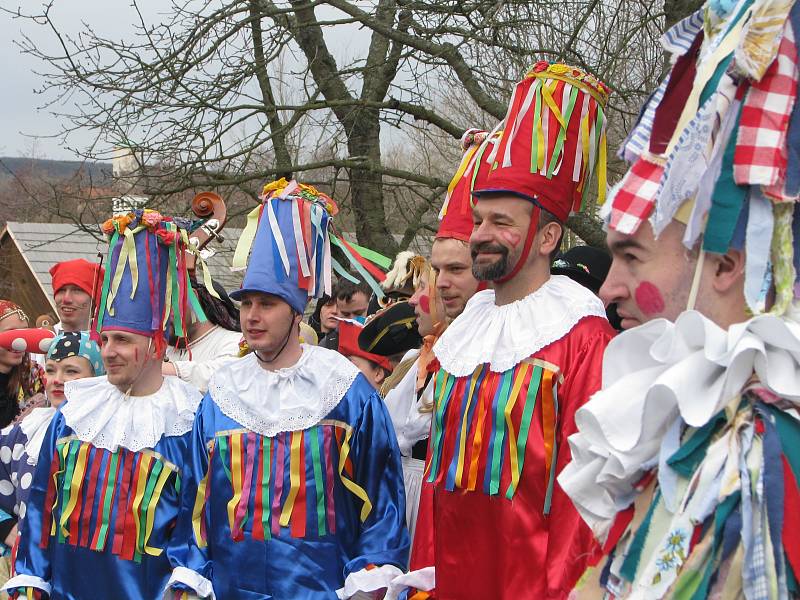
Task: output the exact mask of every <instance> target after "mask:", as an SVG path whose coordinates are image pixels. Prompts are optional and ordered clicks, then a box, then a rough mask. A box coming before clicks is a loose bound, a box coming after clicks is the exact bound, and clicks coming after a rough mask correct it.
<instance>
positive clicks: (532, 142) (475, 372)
mask: <svg viewBox="0 0 800 600" xmlns="http://www.w3.org/2000/svg"><path fill="white" fill-rule="evenodd" d="M607 97H608V88H606V86H605V85H604V84H602V83H601V82H600V81H598V80H597V79H596V78H594V77H593V76H592V75H590V74H588V73H585V72H583V71H581V70H579V69H576V68H573V67H569V66H567V65H561V64H555V65H550V64H547V63H543V62H542V63H538V64H536V65H535V66H534V67H533V68H532V69H531V70H530V71H529V72H528V73H527V75H526V76H525V78H524V79H523V80H522V81H521V82H520V83H518V84H517V86H516V89H515V91H514V95H513V97H512V100H511V104H510V107H509V112H508V115H507V118H506V121H505V124H504V130H503V133H502V136H501V138H500V141H499V143H498V144H497V145H496V146H494V147H493V148H490V147H489V146H488V145H481V147H479V148H478V150H477V151H476V152H475V154H474V159H475V161H481V162H483V161H486V162H487V163H488V164H489V165H490V166H493V167H494V168H493V169H492V170H491V171H490V172H489V173H488V176H487V177H486V179H485V181H484V182H482V183H480V184H477V185H476V186H475V188H474V190H472V194H473V195H474V196H475V199H476V201H475V202H474V203H473V204H474V205H473V206H472V215H473V230H472V234H471V237H470V240H469V242H470V250H471V255H472V273H473V275H474V276H475V278H476V279H478V280H479V281H484V282H489V283H491V285H492V288H493V289H490V290H484V291H481V292H478V293H476V294H475V295H474V296H473V297H472V299H471V300H470V301H469V302H468V303H467V305H466V308H465V309H464V311H463V312H462V313H461V314H460V315H459V316H458V317H457V318H456V319H455V320H454V321H453V322H452V323H450V325H449V326H448V328H447V329H446V330H445V331H444V333H443V334H442V335H441V337H440V338H439V339H438V341H437V342H436V344H435V345H434V346H433V353H434V355H435V357H436V359H437V361H438V369H437V371H436V373H435V374H434V389H433V394H432V398H433V423H432V429H431V441H430V451H429V456H430V459H429V462H430V465H429V467H428V469H427V473H428V475H427V478H426V483H425V486H426V487H427V486H428V485H430V486H431V487H432V489H433V496H434V497H433V503H432V512H433V515H432V534H433V535H432V538H433V539H432V540H431V542H430V546H431V548H432V552H429V555H430V556H429V563H428V565H427V566H423V565H422V564H421V561H418V560H417V559H416V552H417V548H418V546H419V544H418V540H419V539H420V538H421V529H419V528H420V524H419V523H418V530H417V541H415V545H414V560H413V561H412V568H413V569H414V570H413V571H412V572H411V573H409V574H407V575H405V576H403V577H401V578H398V580H396V581H395V585H394V586H393V590H391V593H390V595H389V596H390V597H391V596H392V595H393V594H394V593H396V592H395V590H396V589H397V587H398V585H399V584H400V583H405V584H411V585H413V586H414V587H415V588H416V589H418V590H419V589H423V590H426V591H427V593H428V594H433V595H434V596H435V597H437V598H448V599H449V598H472V597H475V598H479V597H480V598H483V597H486V598H500V599H511V598H514V599H530V600H533V599H537V600H538V599H541V598H566V597H567V595H568V594H569V592H570V590H571V589H572V587H573V586H574V584H575V582H576V581H577V580H578V577H579V576H580V575H581V573H582V572H583V570H584V568H585V566H586V565H587V561H588V559H589V558H590V556H591V554H592V552H593V551H594V550H595V544H594V542H593V540H592V536H591V531H590V530H589V528H588V527H587V526H586V525H585V524H584V523H583V522H582V521H581V519H580V516H579V515H578V513H577V512H576V510H575V509H574V507H573V506H572V503H571V502H570V500H569V498H567V496H566V495H565V494H564V492H563V490H561V488H560V487H559V486H558V484H557V483H556V481H555V477H556V475H557V474H558V473H559V472H560V471H561V469H562V468H563V467H564V465H565V464H566V463H567V462H568V461H569V458H570V454H569V447H568V446H567V444H566V442H567V436H569V435H570V434H571V433H573V432H574V429H575V424H574V414H575V411H576V410H577V409H578V408H579V407H580V406H582V405H583V404H584V403H585V402H586V401H587V400H588V398H589V396H590V395H591V394H592V393H594V392H595V391H596V390H597V389H598V388H599V387H600V376H601V371H600V367H601V364H602V355H603V350H604V349H605V347H606V345H607V344H608V342H609V340H610V339H611V338H612V336H613V335H614V331H613V330H612V329H611V327H610V325H609V324H608V321H607V319H606V316H605V309H604V307H603V304H602V302H601V301H600V299H599V298H597V297H596V296H595V295H594V294H592V292H591V291H589V290H588V289H586V288H584V287H583V286H581V285H580V284H578V283H576V282H574V281H572V280H571V279H569V278H568V277H566V276H563V275H554V276H551V275H550V264H551V262H552V260H553V257H554V256H555V254H556V252H557V251H558V248H559V245H560V242H561V237H562V234H563V232H564V223H565V221H566V219H567V217H568V216H569V214H570V212H571V211H572V210H573V209H579V208H580V207H581V206H582V205H583V204H584V202H585V199H586V195H587V194H588V189H589V187H590V180H591V178H592V174H593V173H594V172H595V171H597V175H598V181H599V183H600V187H601V191H602V190H603V189H604V185H605V162H604V157H605V147H604V144H605V134H604V122H605V117H604V109H605V104H606V101H607ZM587 127H588V131H589V132H593V133H592V134H591V135H587V134H586V131H587ZM582 131H583V132H584V133H583V134H582V133H581V132H582ZM488 139H491V138H488ZM584 144H585V145H584ZM584 150H586V151H584ZM467 168H469V167H467ZM450 210H452V207H448V214H449V211H450ZM423 494H424V491H423ZM421 518H422V517H420V519H421ZM521 557H524V558H521Z"/></svg>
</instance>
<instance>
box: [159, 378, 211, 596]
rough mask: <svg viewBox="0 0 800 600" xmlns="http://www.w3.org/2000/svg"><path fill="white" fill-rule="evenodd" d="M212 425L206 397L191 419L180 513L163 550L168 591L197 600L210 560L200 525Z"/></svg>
mask: <svg viewBox="0 0 800 600" xmlns="http://www.w3.org/2000/svg"><path fill="white" fill-rule="evenodd" d="M213 423H214V418H213V400H212V399H211V397H210V396H209V395H208V394H206V396H205V397H204V398H203V400H202V401H201V403H200V407H199V408H198V410H197V414H196V415H195V419H194V427H193V429H192V437H191V441H190V443H189V444H188V446H187V450H186V454H187V455H186V456H185V457H184V460H183V476H182V481H181V498H180V509H179V511H178V519H177V523H176V526H175V532H174V534H173V535H172V537H171V540H170V545H169V547H168V548H167V556H168V557H169V561H170V564H171V565H172V568H173V573H172V578H171V579H170V581H169V583H168V587H171V588H173V589H175V590H185V591H188V590H191V591H194V592H195V593H196V594H197V595H198V596H200V597H201V598H203V597H206V596H209V595H210V591H211V559H210V556H209V553H208V545H207V537H206V538H204V537H203V534H205V528H201V523H202V522H204V523H205V526H206V527H208V526H209V519H208V511H207V507H206V506H205V493H204V492H205V489H206V483H207V482H208V462H209V461H208V455H209V452H208V446H207V445H206V435H205V431H206V426H207V425H208V426H211V431H213ZM211 438H212V439H213V435H212V436H211Z"/></svg>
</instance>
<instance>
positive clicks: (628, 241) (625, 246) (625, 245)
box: [608, 238, 647, 252]
mask: <svg viewBox="0 0 800 600" xmlns="http://www.w3.org/2000/svg"><path fill="white" fill-rule="evenodd" d="M608 249H609V250H611V251H612V252H621V251H623V250H630V249H633V250H647V248H645V247H644V246H643V245H642V244H640V243H639V242H637V241H636V240H634V239H633V238H625V239H622V240H619V241H616V242H612V243H611V244H609V245H608Z"/></svg>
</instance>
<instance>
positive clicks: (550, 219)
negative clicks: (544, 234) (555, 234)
mask: <svg viewBox="0 0 800 600" xmlns="http://www.w3.org/2000/svg"><path fill="white" fill-rule="evenodd" d="M550 223H557V224H558V225H560V226H561V236H560V237H559V238H558V243H557V244H556V247H555V248H553V251H552V252H551V253H550V258H549V260H550V262H551V263H552V262H553V261H554V260H555V259H556V257H557V256H558V253H559V252H561V242H562V241H563V240H564V231H565V230H566V225H564V223H562V222H561V221H560V220H559V219H558V217H556V216H555V215H554V214H553V213H551V212H550V211H549V210H545V209H543V208H542V209H540V210H539V223H538V225H537V226H536V231H537V232H539V231H541V230H542V229H544V228H545V227H546V226H547V225H549V224H550Z"/></svg>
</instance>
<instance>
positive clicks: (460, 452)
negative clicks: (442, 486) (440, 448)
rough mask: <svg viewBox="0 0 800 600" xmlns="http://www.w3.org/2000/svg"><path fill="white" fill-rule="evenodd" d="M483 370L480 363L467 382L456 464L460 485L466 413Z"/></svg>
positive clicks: (457, 478) (465, 440) (462, 471)
mask: <svg viewBox="0 0 800 600" xmlns="http://www.w3.org/2000/svg"><path fill="white" fill-rule="evenodd" d="M482 370H483V365H480V366H478V367H476V368H475V372H474V373H473V374H472V380H471V381H470V383H469V396H468V397H467V405H466V407H465V409H464V415H463V417H462V418H461V436H460V442H459V448H458V465H457V466H456V481H455V483H456V485H457V486H458V487H461V478H462V476H463V475H464V454H466V452H465V448H466V444H467V415H468V414H469V407H470V406H472V398H473V396H474V394H475V385H476V384H477V382H478V377H480V374H481V371H482Z"/></svg>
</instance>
